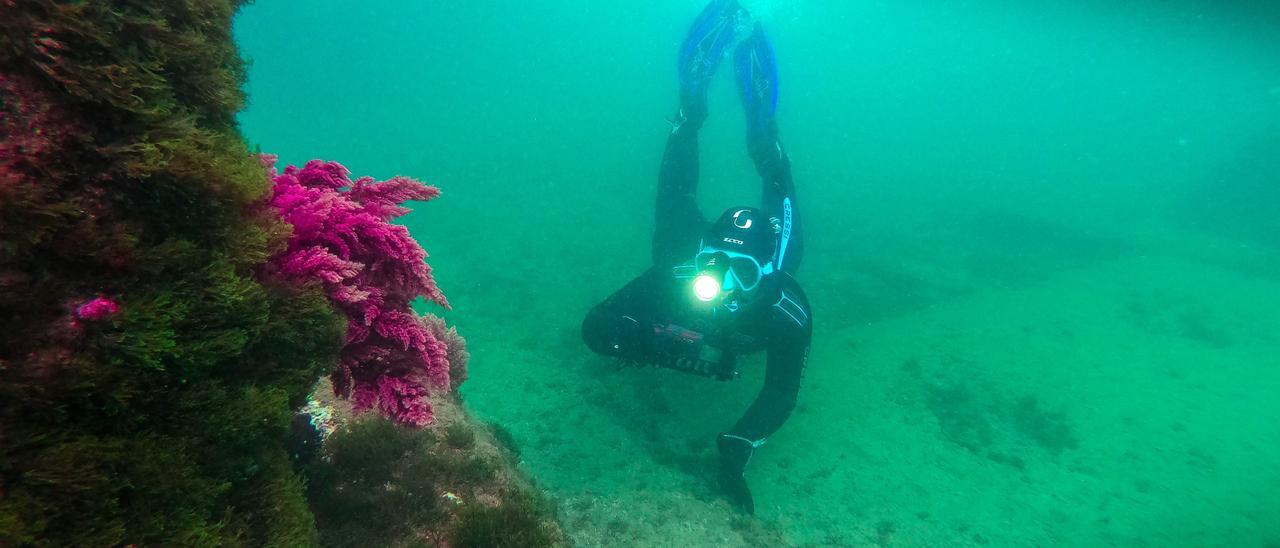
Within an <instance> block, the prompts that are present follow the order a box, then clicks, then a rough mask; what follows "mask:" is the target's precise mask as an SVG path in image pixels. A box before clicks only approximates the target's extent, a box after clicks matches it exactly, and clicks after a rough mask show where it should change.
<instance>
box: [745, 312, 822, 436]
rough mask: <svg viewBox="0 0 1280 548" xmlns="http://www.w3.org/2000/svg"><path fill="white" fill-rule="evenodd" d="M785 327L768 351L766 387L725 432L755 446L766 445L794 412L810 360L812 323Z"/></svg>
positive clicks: (762, 388)
mask: <svg viewBox="0 0 1280 548" xmlns="http://www.w3.org/2000/svg"><path fill="white" fill-rule="evenodd" d="M781 329H785V331H783V332H781V333H780V334H779V335H778V336H775V337H774V338H773V340H772V341H771V344H770V347H769V350H768V363H767V365H766V369H765V379H764V386H763V387H761V388H760V393H759V394H757V395H756V399H755V401H754V402H752V404H751V407H749V408H748V409H747V412H746V413H745V414H744V415H743V416H742V418H741V419H739V420H738V422H737V424H735V425H734V426H733V428H732V429H730V430H729V431H728V432H726V433H725V435H727V436H731V437H735V438H739V439H742V440H743V441H745V442H747V443H750V444H751V445H752V446H753V447H758V446H760V445H761V444H763V443H764V441H765V439H766V438H768V437H769V436H771V435H773V433H774V432H776V431H777V430H778V428H780V427H781V426H782V424H783V423H785V422H786V421H787V417H789V416H790V415H791V410H792V409H794V408H795V405H796V396H797V394H799V392H800V381H801V378H802V377H803V376H804V368H805V364H806V362H807V361H808V359H809V339H810V329H809V326H808V323H807V322H806V324H805V325H804V326H795V327H783V328H781Z"/></svg>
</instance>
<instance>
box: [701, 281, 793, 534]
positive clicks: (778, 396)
mask: <svg viewBox="0 0 1280 548" xmlns="http://www.w3.org/2000/svg"><path fill="white" fill-rule="evenodd" d="M782 275H783V276H786V274H782ZM786 282H787V284H788V285H789V286H790V288H789V289H791V291H785V290H784V291H783V292H782V293H781V294H780V296H779V299H778V301H777V303H775V304H774V305H773V307H772V308H771V309H770V313H771V316H770V322H771V324H772V325H770V332H771V333H772V335H771V337H770V339H769V350H768V352H769V357H768V365H767V366H766V367H767V369H766V370H765V379H764V387H763V388H761V389H760V394H759V395H757V396H756V400H755V402H753V403H752V404H751V407H750V408H748V409H747V412H746V414H745V415H743V416H742V418H741V419H739V420H738V423H737V424H736V425H734V427H733V428H732V429H731V430H729V431H728V432H725V433H723V434H720V436H718V437H717V438H716V448H717V449H718V450H719V453H720V472H719V478H718V479H719V483H720V489H721V490H722V491H723V492H724V493H725V495H726V496H727V497H728V498H729V500H730V501H731V502H733V503H734V504H735V505H737V506H739V507H740V508H742V509H744V510H745V511H746V512H747V513H754V512H755V499H754V498H753V497H752V496H751V489H750V487H748V486H747V480H746V468H747V463H748V462H750V461H751V455H752V453H754V452H755V449H756V448H757V447H760V446H761V445H763V444H764V442H765V439H767V438H768V437H769V436H770V435H772V434H773V433H774V432H775V431H777V430H778V428H780V427H781V426H782V424H783V423H784V422H786V420H787V417H789V416H790V415H791V410H792V409H794V408H795V405H796V395H797V394H798V393H799V392H800V381H801V379H802V378H803V376H804V368H805V364H806V362H807V361H808V359H809V341H810V338H811V335H812V332H813V331H812V321H811V319H810V316H809V304H808V302H807V301H806V300H805V298H804V293H803V292H801V291H800V288H799V286H798V285H795V282H794V281H793V280H791V279H790V277H787V278H786Z"/></svg>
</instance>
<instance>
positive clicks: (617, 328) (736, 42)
mask: <svg viewBox="0 0 1280 548" xmlns="http://www.w3.org/2000/svg"><path fill="white" fill-rule="evenodd" d="M730 49H732V50H733V60H734V68H735V72H736V74H737V83H738V89H739V92H740V95H741V98H742V103H743V107H744V109H745V111H746V116H747V149H748V152H749V155H750V157H751V159H752V161H753V162H754V164H755V167H756V171H757V172H758V173H759V175H760V178H761V180H762V186H763V191H762V192H763V196H762V203H761V207H759V208H756V207H749V206H740V207H731V208H729V209H728V210H726V211H725V212H724V213H723V214H721V215H720V217H719V218H718V219H717V220H716V221H715V222H713V223H710V224H709V225H708V223H707V220H706V219H705V218H704V217H703V216H702V214H701V213H700V212H699V210H698V206H697V201H696V199H695V192H696V190H697V185H698V130H699V129H700V128H701V126H702V124H703V122H704V121H705V120H706V118H707V84H708V83H709V82H710V80H711V77H712V76H713V75H714V74H715V72H716V69H717V68H718V67H719V65H720V62H721V60H722V59H724V58H725V57H726V56H727V54H728V53H729V50H730ZM678 68H679V77H680V108H679V110H678V111H677V114H676V116H675V118H674V119H673V120H671V125H672V126H671V134H670V135H669V136H668V138H667V145H666V150H665V153H664V156H663V158H662V165H661V168H660V170H659V175H658V196H657V211H656V213H655V215H654V232H653V240H652V255H653V259H652V260H653V266H652V267H650V268H649V269H648V270H646V271H645V272H644V273H643V274H641V275H640V276H639V277H637V278H636V279H634V280H632V281H631V282H630V283H628V284H627V285H626V286H624V287H623V288H622V289H620V290H618V291H617V292H616V293H614V294H613V295H611V296H609V298H607V299H605V300H604V302H602V303H600V304H598V305H596V306H595V307H594V308H593V309H591V311H590V312H589V313H588V314H587V317H586V319H585V320H584V321H583V324H582V338H583V340H584V341H585V342H586V344H587V346H588V347H590V348H591V349H592V350H593V351H595V352H597V353H599V354H603V355H606V356H612V357H616V358H618V359H620V360H622V361H623V362H624V363H628V364H635V365H651V366H659V367H667V368H672V369H677V370H681V371H685V372H688V373H693V374H697V375H702V376H706V377H710V378H714V379H719V380H730V379H734V378H736V377H737V376H738V371H737V367H736V359H737V358H738V357H739V356H742V355H745V354H751V353H755V352H760V351H764V352H767V366H766V370H765V379H764V387H763V388H762V389H761V391H760V393H759V395H758V396H757V397H756V399H755V401H754V402H753V403H752V404H751V406H750V407H749V408H748V409H747V410H746V413H745V414H744V415H743V416H742V417H741V418H740V419H739V420H738V422H737V423H736V424H734V425H733V427H731V428H729V429H728V430H727V431H725V432H724V433H721V434H720V435H719V436H718V437H717V439H716V447H717V449H718V450H719V465H720V467H719V474H718V480H719V486H720V489H721V491H722V492H723V493H724V494H725V496H726V497H727V498H728V499H729V501H730V502H732V503H733V504H734V505H735V506H737V507H738V508H740V509H742V510H743V511H745V512H747V513H754V512H755V502H754V500H753V499H752V496H751V490H750V489H749V487H748V486H747V481H746V478H745V471H746V466H747V462H748V461H750V460H751V455H752V453H753V452H754V451H755V450H756V449H757V448H759V447H760V446H761V445H762V444H764V442H765V440H766V439H767V438H768V437H769V436H770V435H772V434H773V433H774V432H775V431H776V430H777V429H778V428H779V427H781V426H782V424H783V422H785V421H786V419H787V417H788V415H790V414H791V410H792V409H793V408H794V407H795V403H796V394H797V393H798V392H799V390H800V380H801V377H802V375H803V373H804V368H805V363H806V361H807V360H808V354H809V339H810V335H811V333H812V322H813V321H812V317H811V315H810V313H809V303H808V301H807V300H806V299H805V296H804V292H803V291H802V290H801V289H800V285H799V284H798V283H797V282H796V280H795V279H794V278H793V277H792V276H793V274H794V273H795V272H796V269H797V268H798V267H799V265H800V259H801V256H802V250H803V248H802V247H801V245H802V244H801V231H800V222H799V218H798V216H797V215H796V205H795V192H794V190H795V189H794V186H793V185H792V181H791V165H790V160H789V159H788V157H787V154H786V152H785V151H784V150H783V148H782V144H781V143H780V142H779V141H778V127H777V123H776V121H775V119H774V113H775V111H776V107H777V100H778V81H777V74H776V67H775V65H774V58H773V51H772V49H771V48H770V46H769V42H768V41H767V40H766V39H765V34H764V30H763V27H762V26H761V25H760V24H759V23H758V22H753V21H752V18H751V16H750V14H748V13H747V11H746V10H744V9H743V8H742V7H741V6H740V5H738V2H737V1H736V0H713V1H712V2H711V3H710V4H709V5H708V6H707V7H706V8H705V9H704V10H703V12H702V13H701V15H699V16H698V18H697V19H696V20H695V22H694V24H693V26H692V28H691V29H690V30H689V34H688V36H687V37H686V38H685V41H684V43H683V46H682V47H681V50H680V56H679V63H678Z"/></svg>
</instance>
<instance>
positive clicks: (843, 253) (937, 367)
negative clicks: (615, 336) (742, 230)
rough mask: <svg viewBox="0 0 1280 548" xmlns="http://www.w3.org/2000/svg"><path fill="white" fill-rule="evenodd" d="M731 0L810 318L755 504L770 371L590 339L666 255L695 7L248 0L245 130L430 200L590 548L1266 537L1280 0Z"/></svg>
mask: <svg viewBox="0 0 1280 548" xmlns="http://www.w3.org/2000/svg"><path fill="white" fill-rule="evenodd" d="M744 5H746V6H747V7H748V9H750V10H753V12H754V13H755V15H756V16H757V19H758V20H759V21H761V22H762V23H763V24H764V26H765V28H766V30H767V32H768V35H769V38H770V40H771V41H772V43H773V48H774V50H775V58H776V61H777V65H778V71H779V80H780V94H779V99H778V107H777V109H778V111H777V120H778V126H779V128H780V135H781V139H782V141H783V142H784V143H786V145H787V152H788V153H789V154H790V156H791V162H792V170H793V173H794V180H795V186H796V195H797V196H798V199H797V207H798V215H799V216H800V217H801V218H802V219H803V220H804V223H805V227H806V233H805V238H806V247H807V251H806V259H805V263H804V265H803V267H802V268H801V269H800V271H799V272H798V273H797V275H796V277H797V278H798V279H799V280H800V282H801V283H802V284H803V285H804V287H805V291H806V292H807V294H808V300H809V302H810V303H811V307H812V310H813V317H814V324H813V342H812V348H811V353H810V357H809V362H808V368H807V370H806V373H805V377H804V381H803V384H802V387H801V389H800V394H799V402H798V405H797V407H796V409H795V412H794V413H793V415H792V416H791V417H790V419H789V420H788V422H787V423H786V424H785V425H784V426H783V427H782V428H781V430H779V431H778V433H777V434H776V435H774V436H773V437H771V438H770V439H769V441H768V444H766V445H765V446H763V447H762V448H760V449H759V450H757V451H756V454H755V456H754V458H753V459H752V461H751V463H750V466H749V468H748V469H747V472H746V474H747V479H748V481H749V482H750V484H751V487H752V489H753V490H754V492H755V498H756V506H757V511H756V514H755V516H754V517H745V516H743V515H741V514H739V513H737V512H735V511H734V510H732V509H731V508H730V506H729V505H727V504H726V503H725V502H724V501H723V499H722V497H721V496H720V495H719V493H718V490H717V489H716V486H715V481H714V475H715V471H714V469H715V448H714V443H713V440H714V437H715V435H716V433H717V432H721V431H724V430H725V429H726V428H728V426H730V425H731V424H732V423H733V421H734V420H736V419H737V418H738V416H739V415H740V414H741V413H742V411H743V410H744V409H745V408H746V406H747V404H749V403H750V401H751V400H752V398H753V397H754V396H755V393H756V391H757V390H758V389H759V387H760V384H761V382H762V381H763V371H764V360H763V359H761V358H748V359H745V360H743V363H741V364H739V366H740V367H739V369H740V370H741V372H742V378H741V379H739V380H736V381H733V382H727V383H721V382H716V381H713V380H707V379H702V378H698V377H694V376H690V375H685V374H682V373H679V372H673V371H667V370H660V369H638V370H637V369H622V370H619V369H618V368H617V367H616V365H615V363H614V361H613V360H611V359H608V358H604V357H600V356H596V355H594V354H593V353H591V352H590V350H589V349H588V348H587V347H586V346H584V345H583V343H582V341H581V339H580V336H579V326H580V324H581V321H582V317H583V315H584V314H585V313H586V311H587V310H589V309H590V308H591V307H592V306H593V305H595V304H596V303H597V302H599V301H600V300H601V299H603V298H605V297H606V296H608V295H609V294H610V293H612V292H613V291H615V290H616V289H617V288H618V287H621V286H622V285H623V284H624V283H626V282H627V281H628V280H630V279H631V278H632V277H634V276H636V275H638V274H639V273H640V272H641V271H643V270H644V269H645V268H647V267H648V265H649V237H650V233H651V230H652V229H653V204H654V195H655V192H656V185H657V174H658V166H659V163H660V160H661V156H662V153H663V143H664V142H665V140H666V138H667V135H668V134H669V133H670V132H671V126H670V125H669V124H668V122H667V121H666V120H667V119H668V118H671V117H672V116H673V114H674V113H675V109H676V106H677V99H678V94H677V89H678V82H677V78H676V71H675V68H676V54H677V51H678V49H679V46H680V43H681V40H682V39H683V38H684V35H685V32H686V31H687V30H688V28H689V24H690V22H691V21H692V20H693V18H694V17H695V16H696V15H697V14H698V12H699V11H700V10H701V9H702V7H703V3H701V2H696V1H692V0H678V1H676V0H663V1H657V2H645V3H635V4H628V3H614V2H585V1H576V0H547V1H540V2H532V3H516V2H466V3H463V2H411V1H395V0H382V1H377V2H365V3H361V4H360V5H359V6H352V5H350V4H348V3H344V2H332V1H319V2H308V3H306V4H305V5H302V4H298V3H294V2H285V1H280V0H259V1H258V2H256V3H255V4H254V5H253V6H251V7H249V8H247V9H245V10H244V12H243V13H242V14H241V15H240V17H239V20H238V26H237V37H238V40H239V42H240V44H241V47H242V48H243V51H244V53H245V55H246V56H248V57H249V58H251V59H252V65H251V68H250V73H249V74H250V78H249V87H248V92H249V97H250V107H249V108H248V110H247V111H246V112H245V113H244V114H243V115H242V116H241V123H242V124H243V129H244V132H245V133H246V135H247V137H248V138H249V139H250V140H251V141H252V142H255V143H261V145H262V146H263V148H264V149H269V150H273V151H279V152H280V153H281V154H282V156H283V157H284V158H287V159H290V161H291V162H294V163H296V162H299V161H303V160H306V159H308V157H307V156H303V154H311V155H318V156H321V157H327V156H333V157H338V156H341V157H342V158H344V159H346V160H347V161H348V162H349V165H353V166H358V167H356V168H355V169H356V171H375V170H376V171H375V174H376V175H379V176H390V175H394V174H410V175H413V176H415V177H420V178H423V179H425V180H427V181H429V182H431V183H432V184H435V185H438V186H439V187H440V188H441V189H442V191H443V195H442V197H441V198H440V199H439V200H438V201H437V202H433V204H432V206H433V207H431V208H429V209H425V210H422V211H416V212H414V213H412V214H411V215H409V216H408V217H407V218H406V219H407V220H406V221H405V222H406V224H407V226H408V227H409V228H410V229H411V231H413V232H414V233H419V232H421V233H422V234H425V235H427V236H426V237H425V239H424V246H425V247H426V248H427V249H428V251H429V252H430V253H431V254H432V257H433V259H432V264H433V266H434V267H435V269H436V277H437V279H438V280H439V282H440V285H441V287H443V288H445V289H446V290H447V291H448V293H449V295H450V299H451V301H452V303H453V305H454V308H453V311H452V312H451V313H450V314H449V315H448V316H447V317H449V318H450V319H451V321H456V322H457V324H458V325H459V326H460V327H459V329H460V330H461V331H463V332H464V333H466V334H467V336H468V340H469V348H470V349H471V352H472V373H471V378H470V380H469V381H468V384H467V385H465V386H464V387H463V388H462V392H463V394H464V395H465V398H466V402H467V403H468V405H469V406H471V407H472V409H473V410H474V411H475V412H476V413H478V414H479V415H481V416H482V417H484V418H485V419H487V420H492V421H496V422H499V423H501V424H503V425H505V427H506V428H507V429H509V430H510V432H511V434H512V435H513V436H514V438H515V440H517V442H518V443H519V445H520V447H521V448H522V453H521V455H522V459H523V465H524V466H526V467H527V468H528V470H529V471H530V472H531V474H532V475H533V476H534V477H535V478H537V480H538V481H539V482H540V485H541V486H543V487H544V488H545V489H546V490H547V491H548V492H549V494H550V495H551V497H552V499H554V500H555V501H557V503H558V506H559V511H560V513H561V514H560V516H561V519H562V520H563V522H564V525H565V529H566V532H567V533H568V535H569V536H570V537H571V538H572V539H574V540H575V541H576V542H577V543H579V544H581V545H585V546H606V545H642V546H671V545H689V546H735V545H771V546H772V545H794V546H859V545H885V546H959V545H997V546H1000V545H1003V546H1011V545H1021V546H1027V545H1039V546H1053V545H1064V546H1098V545H1152V546H1269V545H1275V544H1276V543H1280V517H1278V516H1280V512H1278V511H1277V510H1278V509H1280V490H1278V489H1277V487H1280V467H1277V466H1276V463H1277V462H1280V443H1277V442H1280V400H1277V399H1276V397H1275V394H1276V393H1277V389H1278V388H1280V330H1278V329H1277V327H1280V312H1277V310H1280V260H1278V259H1277V252H1278V251H1280V224H1278V223H1280V221H1277V219H1280V160H1277V158H1280V154H1277V151H1278V150H1280V148H1278V145H1280V64H1277V63H1276V62H1275V60H1276V59H1280V33H1278V32H1277V31H1278V30H1280V13H1278V10H1277V9H1276V7H1275V6H1274V4H1271V3H1265V2H1256V3H1251V2H1092V1H1086V2H1065V1H1048V2H1007V1H996V0H980V1H973V2H963V3H953V2H861V1H859V2H815V1H806V0H795V1H789V2H788V1H782V0H776V1H769V0H759V1H757V2H744ZM721 72H722V73H723V72H730V73H731V71H729V70H724V69H722V70H721ZM708 107H709V111H710V116H709V118H708V120H707V122H706V124H705V126H704V128H703V130H702V132H701V140H700V142H701V147H702V150H701V154H702V165H701V182H700V186H699V188H698V200H699V202H700V203H701V205H702V209H703V212H704V214H705V215H708V216H709V217H711V218H714V215H715V212H718V211H721V210H723V209H724V208H725V207H729V206H733V205H738V204H756V203H758V200H759V196H758V194H757V192H758V190H757V189H758V184H759V183H758V180H759V179H758V177H757V175H756V173H755V172H754V170H753V169H752V165H751V162H750V160H749V158H748V156H747V154H746V147H745V146H744V139H743V135H744V130H745V124H744V122H743V116H742V110H741V106H740V104H739V100H738V96H737V92H736V90H735V86H734V82H733V78H732V76H731V74H730V75H724V74H721V75H720V76H718V77H717V78H716V79H715V80H713V81H712V83H711V88H710V97H709V101H708ZM300 121H302V122H300Z"/></svg>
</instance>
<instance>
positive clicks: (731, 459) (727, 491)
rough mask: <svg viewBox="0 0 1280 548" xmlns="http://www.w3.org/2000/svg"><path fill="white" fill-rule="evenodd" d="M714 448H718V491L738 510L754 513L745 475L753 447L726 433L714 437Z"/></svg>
mask: <svg viewBox="0 0 1280 548" xmlns="http://www.w3.org/2000/svg"><path fill="white" fill-rule="evenodd" d="M716 448H717V449H719V450H720V475H719V480H720V491H721V492H722V493H724V495H725V497H726V498H728V499H729V502H730V503H732V504H733V505H734V506H735V507H737V508H738V509H739V510H742V511H743V512H746V513H747V514H755V513H756V503H755V499H753V498H752V497H751V487H750V486H748V485H747V478H746V476H745V474H746V469H747V462H748V461H750V460H751V453H752V451H755V448H754V447H752V446H751V442H749V441H747V440H745V439H742V438H739V437H734V436H729V435H726V434H720V436H719V437H717V438H716Z"/></svg>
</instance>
